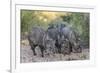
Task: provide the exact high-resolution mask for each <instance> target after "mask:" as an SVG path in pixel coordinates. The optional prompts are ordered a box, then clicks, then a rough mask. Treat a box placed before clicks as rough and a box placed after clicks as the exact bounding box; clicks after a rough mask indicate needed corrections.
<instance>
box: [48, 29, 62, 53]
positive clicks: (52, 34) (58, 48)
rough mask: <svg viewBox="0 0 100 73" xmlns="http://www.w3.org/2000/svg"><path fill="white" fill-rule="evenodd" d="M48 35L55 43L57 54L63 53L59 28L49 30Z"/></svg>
mask: <svg viewBox="0 0 100 73" xmlns="http://www.w3.org/2000/svg"><path fill="white" fill-rule="evenodd" d="M47 33H48V35H49V36H50V37H51V38H52V39H53V40H54V41H55V46H56V53H57V52H59V53H61V39H60V37H61V36H60V33H59V31H58V29H57V28H50V29H47Z"/></svg>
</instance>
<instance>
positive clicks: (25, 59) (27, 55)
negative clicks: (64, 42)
mask: <svg viewBox="0 0 100 73" xmlns="http://www.w3.org/2000/svg"><path fill="white" fill-rule="evenodd" d="M20 52H21V53H20V62H21V63H30V62H48V61H72V60H87V59H89V49H83V50H82V53H71V54H70V55H63V54H53V55H49V56H44V57H41V52H40V50H39V48H38V47H36V52H38V54H37V55H36V56H34V55H33V52H32V50H31V49H30V46H29V45H25V44H21V49H20Z"/></svg>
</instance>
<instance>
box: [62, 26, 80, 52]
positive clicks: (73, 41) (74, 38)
mask: <svg viewBox="0 0 100 73" xmlns="http://www.w3.org/2000/svg"><path fill="white" fill-rule="evenodd" d="M62 35H64V37H65V38H67V39H68V40H69V42H70V48H72V49H71V50H72V52H76V53H78V52H81V51H82V48H81V47H80V38H79V36H78V34H77V33H76V32H75V31H74V29H72V28H71V27H69V26H66V27H64V28H63V29H62Z"/></svg>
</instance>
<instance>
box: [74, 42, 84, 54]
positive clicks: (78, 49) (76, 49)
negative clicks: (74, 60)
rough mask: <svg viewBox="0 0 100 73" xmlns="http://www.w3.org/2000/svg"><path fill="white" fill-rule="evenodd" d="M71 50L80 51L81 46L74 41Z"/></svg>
mask: <svg viewBox="0 0 100 73" xmlns="http://www.w3.org/2000/svg"><path fill="white" fill-rule="evenodd" d="M72 51H73V52H75V53H81V52H82V48H81V46H80V44H79V43H74V47H73V49H72Z"/></svg>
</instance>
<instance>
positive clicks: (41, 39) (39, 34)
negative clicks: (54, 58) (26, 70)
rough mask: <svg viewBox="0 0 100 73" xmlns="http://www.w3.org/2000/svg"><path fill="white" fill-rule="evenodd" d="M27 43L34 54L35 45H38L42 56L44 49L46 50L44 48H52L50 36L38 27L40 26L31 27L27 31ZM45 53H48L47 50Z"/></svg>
mask: <svg viewBox="0 0 100 73" xmlns="http://www.w3.org/2000/svg"><path fill="white" fill-rule="evenodd" d="M28 40H29V44H30V46H31V49H32V50H33V53H34V55H36V52H35V47H36V46H39V47H40V50H41V53H42V57H43V56H44V51H47V50H46V49H50V50H51V49H53V48H54V46H53V44H54V43H53V41H52V40H51V39H50V37H49V36H48V35H47V34H46V32H45V31H44V30H43V29H42V28H40V27H33V28H32V31H30V32H29V35H28ZM47 53H49V52H48V51H47Z"/></svg>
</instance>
